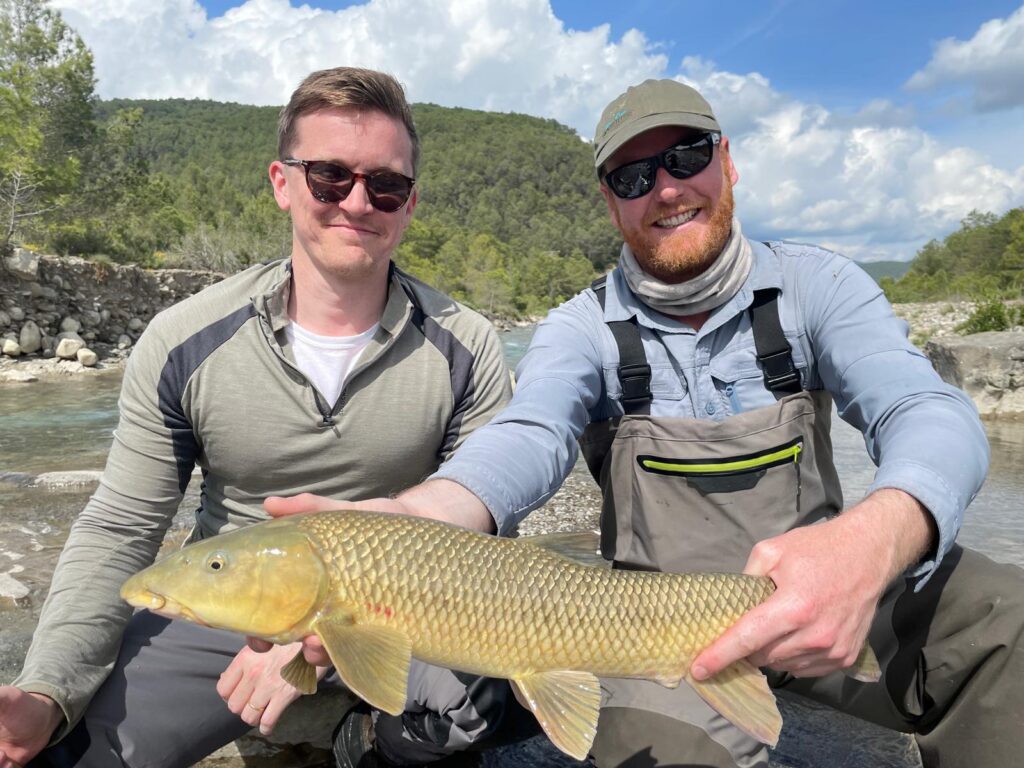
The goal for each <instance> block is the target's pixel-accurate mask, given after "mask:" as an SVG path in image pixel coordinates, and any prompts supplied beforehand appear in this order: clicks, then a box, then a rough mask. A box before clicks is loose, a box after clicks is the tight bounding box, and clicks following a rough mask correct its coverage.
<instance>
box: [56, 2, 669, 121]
mask: <svg viewBox="0 0 1024 768" xmlns="http://www.w3.org/2000/svg"><path fill="white" fill-rule="evenodd" d="M54 5H55V6H56V7H57V8H58V9H59V10H61V12H62V13H63V14H64V17H65V19H66V20H67V21H68V23H70V24H71V26H72V27H74V28H75V29H76V30H77V31H78V32H79V34H81V35H82V37H83V39H84V40H85V41H86V43H87V44H88V45H89V46H90V47H91V48H92V49H93V52H94V53H95V55H96V70H97V75H98V78H99V86H98V91H99V93H100V94H101V95H102V96H106V97H110V96H121V97H150V98H169V97H186V98H210V99H218V100H223V101H238V102H243V103H252V104H283V103H284V102H285V101H286V100H287V98H288V95H289V94H290V93H291V91H292V90H293V89H294V88H295V86H296V85H297V84H298V83H299V81H300V80H301V79H302V78H303V77H305V76H306V75H307V74H308V73H309V72H311V71H313V70H315V69H323V68H326V67H332V66H339V65H359V66H366V67H371V68H374V69H381V70H384V71H388V72H391V73H392V74H394V75H396V76H397V77H398V78H399V79H400V80H401V81H402V82H403V83H404V85H405V86H406V88H407V90H408V92H409V94H410V97H411V98H412V99H413V100H414V101H421V102H435V103H439V104H448V105H452V104H458V105H460V106H468V107H475V108H479V109H488V110H495V111H503V112H527V113H530V114H538V115H545V116H549V117H553V118H555V119H557V120H559V121H560V122H563V123H566V124H569V125H573V126H579V127H581V129H582V130H583V131H584V133H588V134H589V133H590V132H591V131H592V130H593V124H594V123H596V120H597V116H598V115H599V114H600V111H601V109H602V108H603V107H604V105H605V103H607V102H608V101H610V100H611V98H612V97H613V96H615V95H616V94H617V93H620V92H621V91H622V90H624V89H625V88H626V86H628V85H629V84H631V83H633V82H637V81H639V80H643V79H645V78H647V77H652V76H657V75H659V74H660V73H662V72H663V71H664V69H665V67H666V65H667V60H666V58H665V56H663V55H661V54H658V53H655V52H653V50H652V47H651V46H650V45H649V43H648V41H647V40H646V38H645V37H644V36H643V35H642V34H641V33H639V32H637V31H635V30H631V31H629V32H627V33H626V34H624V35H623V36H622V38H621V39H619V40H613V39H611V36H610V28H609V27H608V26H607V25H604V26H599V27H596V28H594V29H592V30H586V31H569V30H566V29H565V28H564V26H563V24H562V22H561V21H559V20H558V19H557V18H555V16H554V14H553V13H552V12H551V8H550V5H549V4H548V2H547V0H418V1H417V2H407V0H369V2H367V3H365V4H363V5H356V6H351V7H349V8H346V9H344V10H340V11H325V10H318V9H312V8H310V7H309V6H305V5H303V6H300V7H298V8H296V7H293V6H292V5H291V4H290V3H289V2H288V0H248V2H246V3H244V4H243V5H241V6H240V7H238V8H235V9H233V10H231V11H229V12H227V13H226V14H225V15H224V16H223V17H220V18H217V19H213V20H209V19H207V18H206V13H205V11H204V10H203V9H202V8H201V6H199V5H198V3H197V2H196V1H195V0H171V1H170V2H160V3H154V2H152V0H120V2H114V0H54ZM583 126H587V127H586V128H582V127H583Z"/></svg>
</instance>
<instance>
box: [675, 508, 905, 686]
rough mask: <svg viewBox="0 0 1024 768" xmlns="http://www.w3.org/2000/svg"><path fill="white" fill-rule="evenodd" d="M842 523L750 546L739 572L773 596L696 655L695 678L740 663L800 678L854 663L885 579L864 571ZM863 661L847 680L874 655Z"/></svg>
mask: <svg viewBox="0 0 1024 768" xmlns="http://www.w3.org/2000/svg"><path fill="white" fill-rule="evenodd" d="M844 517H845V514H844V515H843V516H840V517H839V518H835V519H834V520H831V521H829V522H825V523H821V524H819V525H813V526H807V527H804V528H797V529H794V530H792V531H789V532H787V533H785V534H782V535H781V536H777V537H774V538H772V539H767V540H765V541H762V542H760V543H759V544H758V545H757V546H756V547H754V549H753V551H752V553H751V555H750V558H749V560H748V562H747V566H746V568H745V569H744V572H745V573H747V574H750V575H757V576H767V577H769V578H771V579H772V581H773V582H774V583H775V585H776V591H775V593H774V594H773V595H772V596H771V597H770V598H768V599H767V600H766V601H764V602H763V603H762V604H760V605H758V606H757V607H756V608H754V609H753V610H751V611H750V612H749V613H747V614H746V615H745V616H743V617H742V618H741V619H740V620H739V621H738V622H736V624H734V625H733V626H732V627H730V628H729V629H728V630H727V631H726V632H725V633H724V634H723V635H722V636H721V637H720V638H718V640H716V641H715V642H714V643H712V645H711V646H709V647H708V648H707V649H705V650H704V651H703V652H702V653H701V654H700V655H699V656H698V657H697V659H696V660H695V661H694V674H695V675H696V676H698V679H700V675H701V673H700V671H699V670H698V669H697V667H702V668H703V669H704V670H705V671H706V673H707V674H708V675H713V674H715V673H716V672H718V671H720V670H721V669H724V668H725V667H727V666H728V665H729V664H731V663H733V662H735V661H737V660H738V659H740V658H744V657H749V658H750V660H751V661H752V662H753V663H754V664H756V665H758V666H770V667H771V668H773V669H777V670H779V671H784V672H790V673H792V674H794V675H796V676H799V677H810V676H820V675H825V674H829V673H831V672H835V671H837V670H840V669H845V668H848V667H850V666H851V665H852V664H854V663H855V662H857V661H858V660H860V655H859V653H860V652H861V651H862V648H863V647H864V642H865V639H866V637H867V632H868V628H869V627H870V624H871V620H872V618H873V616H874V612H875V607H876V605H877V603H878V599H879V596H880V595H881V593H882V590H883V589H884V587H885V584H886V580H887V577H886V576H885V575H884V574H882V575H880V574H879V570H882V571H884V569H879V568H877V567H876V566H873V565H871V563H872V562H873V559H872V557H871V555H870V553H866V552H864V551H863V547H864V546H865V542H864V539H865V537H864V536H862V535H858V534H857V533H856V531H855V530H853V529H851V528H850V526H849V523H848V521H846V520H844V519H843V518H844ZM868 546H873V544H871V542H870V539H869V541H868ZM865 563H866V564H868V565H867V566H865ZM870 662H871V664H870V665H869V666H870V668H871V671H868V672H865V671H864V670H861V669H854V670H853V671H852V673H851V674H853V675H854V676H855V677H858V679H860V676H861V675H863V676H865V677H871V676H873V675H874V671H873V670H874V669H876V668H877V664H876V663H875V662H874V659H873V656H872V657H871V659H870Z"/></svg>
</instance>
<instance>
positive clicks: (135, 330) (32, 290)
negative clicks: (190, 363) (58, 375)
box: [0, 249, 223, 366]
mask: <svg viewBox="0 0 1024 768" xmlns="http://www.w3.org/2000/svg"><path fill="white" fill-rule="evenodd" d="M221 277H223V276H222V275H219V274H216V273H213V272H193V271H189V270H181V269H161V270H145V269H140V268H139V267H136V266H131V265H129V266H123V265H115V264H108V263H105V262H92V261H86V260H85V259H79V258H73V257H72V258H58V257H56V256H39V255H37V254H34V253H31V252H29V251H26V250H20V249H19V250H16V251H15V253H14V255H13V256H10V257H8V258H6V259H4V260H3V262H2V263H0V351H2V353H3V355H4V356H6V357H9V358H20V357H22V356H25V355H32V356H36V357H39V358H42V359H44V360H54V361H57V360H67V361H71V362H72V363H73V364H76V365H82V366H94V365H96V364H97V362H98V361H100V360H103V359H117V358H118V357H123V356H126V355H127V353H128V350H130V348H131V346H132V345H133V344H134V343H135V342H136V341H137V340H138V338H139V336H140V335H141V334H142V331H143V330H145V328H146V325H147V324H148V323H149V321H150V320H151V319H152V318H153V315H155V314H156V313H157V312H159V311H160V310H162V309H165V308H166V307H168V306H170V305H171V304H173V303H175V302H177V301H180V300H181V299H183V298H186V297H187V296H191V295H192V294H193V293H195V292H196V291H199V290H201V289H203V288H205V287H206V286H208V285H210V284H212V283H215V282H217V281H218V280H220V279H221Z"/></svg>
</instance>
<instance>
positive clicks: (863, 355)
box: [271, 80, 1024, 768]
mask: <svg viewBox="0 0 1024 768" xmlns="http://www.w3.org/2000/svg"><path fill="white" fill-rule="evenodd" d="M595 150H596V166H597V171H598V177H599V179H600V182H601V194H602V195H603V196H604V200H605V202H606V203H607V206H608V211H609V213H610V215H611V218H612V221H613V222H614V223H615V225H616V227H617V228H618V229H619V231H620V232H621V233H622V236H623V239H624V240H625V244H624V245H623V246H622V253H621V257H620V260H619V265H618V267H617V268H616V269H615V270H614V271H613V272H611V274H610V275H608V276H607V278H602V279H600V280H598V281H596V282H595V283H594V285H593V286H591V287H590V288H588V289H587V290H585V291H583V292H582V293H580V294H579V295H577V296H576V297H574V298H573V299H571V300H570V301H568V302H566V303H565V304H564V305H562V306H561V307H558V308H557V309H555V310H553V311H552V312H551V313H550V314H549V315H548V317H547V318H546V319H545V320H544V321H543V322H542V323H541V324H540V325H539V327H538V328H537V331H536V333H535V335H534V337H533V340H532V342H531V344H530V347H529V350H528V352H527V353H526V356H525V357H524V358H523V360H522V362H521V363H520V365H519V367H518V370H517V387H516V392H515V395H514V397H513V399H512V402H511V404H510V405H509V406H507V407H506V408H505V409H504V410H503V411H502V412H501V413H500V414H499V415H498V416H497V417H495V419H493V420H492V421H491V422H490V424H488V425H487V426H485V427H483V428H481V429H480V430H478V431H477V432H475V433H474V434H473V435H472V436H470V437H469V438H468V439H467V440H466V442H465V444H464V445H463V446H462V447H461V448H460V449H459V450H458V451H457V452H456V453H455V455H454V456H453V457H452V458H451V459H450V460H449V461H448V462H446V463H445V464H444V465H442V466H441V467H440V468H439V470H438V471H437V472H435V473H434V475H433V476H432V477H431V478H430V479H428V480H427V481H426V482H425V483H423V484H421V485H419V486H416V487H414V488H412V489H409V490H407V491H406V492H404V493H403V494H400V495H399V496H398V497H397V498H396V499H392V500H383V499H381V500H375V501H372V502H367V505H368V506H375V507H388V508H390V509H393V510H395V511H403V512H408V513H416V514H431V513H437V512H438V511H441V510H443V511H445V512H446V513H447V514H448V515H450V516H451V517H452V518H453V519H460V518H461V519H465V520H470V519H474V516H479V515H480V514H481V513H483V512H486V513H488V515H489V517H490V518H491V519H492V520H493V529H494V530H496V531H497V532H499V533H506V532H508V531H510V530H511V529H513V528H514V527H515V525H516V524H517V523H518V522H519V521H520V520H522V519H523V517H525V515H526V514H527V513H528V512H529V511H530V510H532V509H535V508H536V507H538V506H540V505H541V504H542V503H544V502H545V501H546V500H547V499H548V498H550V497H551V495H552V494H553V493H554V492H555V491H556V490H557V488H558V487H559V485H560V484H561V483H562V481H563V480H564V479H565V477H566V476H567V475H568V473H569V472H570V470H571V469H572V467H573V465H574V463H575V461H576V459H577V456H578V449H582V452H583V454H584V456H585V458H586V460H587V463H588V465H589V467H590V469H591V471H592V472H593V474H594V476H595V478H597V480H598V481H599V482H600V483H601V486H602V491H603V499H604V502H603V509H602V517H601V535H602V550H603V553H604V555H605V557H606V558H608V559H609V560H612V561H613V564H614V566H615V567H617V568H631V569H645V570H662V571H684V570H685V571H740V570H744V571H745V572H746V573H749V574H756V575H761V576H768V577H771V578H772V579H773V580H774V582H775V584H776V586H777V590H776V592H775V593H774V594H773V595H772V596H771V597H770V598H768V599H767V600H766V601H765V602H764V603H762V604H761V605H760V606H758V607H757V608H755V609H753V610H752V611H750V612H749V613H748V614H746V615H745V616H744V617H743V618H742V619H740V621H739V622H738V623H736V624H735V625H734V626H733V627H731V628H730V629H729V630H727V631H726V632H725V633H724V634H723V635H722V636H721V637H719V638H718V639H717V640H716V641H715V642H714V643H713V644H712V645H711V646H710V647H709V648H707V649H705V650H704V651H703V652H702V653H701V654H700V655H699V656H698V657H697V658H696V659H695V661H694V662H693V665H692V666H691V669H690V675H691V677H692V679H693V680H695V681H698V682H699V681H704V680H707V679H708V678H709V677H711V676H713V675H715V674H717V673H718V672H720V671H721V670H723V669H725V668H726V667H727V666H729V665H730V664H732V663H734V662H736V661H738V660H740V659H743V658H748V659H750V660H751V661H752V662H753V663H755V664H756V665H758V666H761V667H766V668H768V669H767V672H768V673H769V678H770V682H771V684H772V685H773V686H775V687H784V688H785V689H787V690H789V691H791V692H794V693H799V694H802V695H805V696H808V697H811V698H814V699H816V700H818V701H822V702H826V703H828V704H830V705H832V706H835V707H837V708H839V709H842V710H844V711H847V712H852V713H855V714H857V715H859V716H861V717H864V718H867V719H870V720H874V721H876V722H878V723H881V724H883V725H886V726H889V727H892V728H897V729H900V730H904V731H909V732H912V733H914V734H915V735H916V737H917V740H918V744H919V746H920V750H921V755H922V759H923V762H924V765H925V766H939V765H941V766H942V768H954V767H966V766H970V767H971V768H977V767H979V766H981V767H984V768H996V766H1007V765H1015V764H1018V763H1019V761H1020V757H1019V755H1020V754H1021V753H1022V751H1024V728H1022V727H1021V722H1022V717H1024V686H1022V685H1021V684H1020V680H1021V679H1024V646H1022V639H1021V638H1022V626H1024V572H1022V571H1021V569H1019V568H1016V567H1012V566H1005V565H999V564H996V563H994V562H992V561H990V560H988V559H987V558H985V557H983V556H982V555H980V554H977V553H975V552H971V551H969V550H966V549H964V548H961V547H959V546H958V545H956V544H955V539H956V535H957V532H958V530H959V527H960V524H961V521H962V519H963V514H964V510H965V509H966V507H967V505H968V503H969V502H970V501H971V499H973V498H974V496H975V494H976V493H977V491H978V489H979V488H980V486H981V483H982V481H983V480H984V477H985V473H986V471H987V466H988V446H987V442H986V438H985V432H984V430H983V429H982V426H981V423H980V422H979V419H978V416H977V412H976V410H975V408H974V406H973V404H972V403H971V401H970V400H969V399H968V398H967V397H966V396H965V395H964V393H963V392H961V391H959V390H958V389H956V388H955V387H952V386H950V385H948V384H946V383H944V382H943V381H942V380H941V379H940V378H939V376H938V375H937V374H936V373H935V371H934V369H933V368H932V366H931V365H930V363H929V362H928V360H927V358H926V357H925V356H924V355H922V354H921V353H920V352H919V351H918V350H917V349H915V348H914V347H913V345H911V344H910V342H909V341H908V340H907V335H906V334H907V326H906V324H905V323H904V322H902V321H901V320H899V319H897V318H896V317H895V316H894V315H893V312H892V308H891V307H890V306H889V303H888V302H887V301H886V299H885V297H884V295H883V294H882V291H881V290H880V289H879V288H878V286H877V285H876V284H875V283H874V281H873V280H872V279H871V278H870V277H869V276H868V275H867V274H866V273H864V272H863V271H862V270H861V269H860V268H859V267H857V265H856V264H854V263H852V262H851V261H849V260H847V259H845V258H843V257H842V256H840V255H838V254H836V253H832V252H830V251H827V250H824V249H822V248H819V247H816V246H811V245H799V244H795V243H792V242H787V241H775V242H767V243H762V242H757V241H754V240H748V239H747V238H746V237H745V236H744V234H743V232H742V230H741V228H740V223H739V221H738V219H737V218H736V217H735V215H734V206H733V197H732V187H733V185H734V184H735V183H736V182H737V181H738V179H739V174H738V172H737V169H736V166H735V164H734V162H733V159H732V156H731V154H730V150H729V140H728V138H726V137H725V136H724V135H722V133H721V129H720V127H719V124H718V121H717V119H716V118H715V115H714V113H713V112H712V110H711V107H710V106H709V105H708V103H707V102H706V101H705V100H704V98H703V97H702V96H701V95H700V94H699V93H697V92H696V91H695V90H693V89H692V88H689V87H688V86H686V85H683V84H681V83H678V82H674V81H670V80H662V81H654V80H648V81H647V82H644V83H642V84H640V85H638V86H636V87H632V88H630V89H628V90H627V91H626V92H625V93H624V94H622V95H621V96H619V97H618V98H616V99H615V100H614V101H613V102H612V103H611V104H610V105H609V106H608V107H607V108H606V109H605V112H604V114H603V115H602V117H601V120H600V122H599V123H598V126H597V130H596V132H595ZM833 404H834V405H835V409H836V411H837V413H838V415H839V416H840V417H841V418H842V419H844V420H845V421H847V422H849V423H850V424H852V425H853V426H855V427H856V428H857V429H859V430H860V431H861V432H862V433H863V435H864V440H865V444H866V447H867V450H868V453H869V454H870V456H871V458H872V460H873V461H874V462H875V464H876V465H877V467H878V470H877V473H876V475H875V478H874V482H873V483H872V485H871V487H870V488H869V489H868V491H867V494H866V495H865V497H864V498H863V499H860V500H859V501H857V502H856V503H854V504H853V505H851V506H849V507H847V508H845V509H844V507H843V500H842V492H841V489H840V486H839V480H838V477H837V474H836V470H835V467H834V465H833V463H832V448H831V443H830V439H829V428H830V420H831V416H832V409H833ZM321 505H322V502H320V501H318V500H316V499H311V498H309V497H305V498H295V499H292V500H285V501H278V502H275V504H274V505H273V509H272V510H271V511H272V512H273V513H275V514H284V513H288V512H292V511H298V510H302V509H308V508H316V507H318V506H321ZM475 519H480V518H479V517H476V518H475ZM865 638H868V639H869V640H870V644H871V646H872V647H873V649H874V650H875V652H876V654H877V656H878V658H879V661H880V664H881V668H882V677H881V680H880V681H879V682H875V683H865V682H858V681H856V680H852V679H849V678H848V677H845V676H844V675H843V674H842V673H841V672H840V670H842V669H844V668H848V667H850V666H852V665H853V664H854V663H855V661H856V660H857V656H858V652H859V651H860V649H861V648H862V646H863V644H864V641H865ZM317 653H318V651H317V649H316V647H315V644H314V643H312V642H310V641H307V658H310V660H314V659H316V658H317ZM602 689H603V698H602V708H601V716H600V720H599V723H598V732H597V738H596V741H595V743H594V747H593V751H592V756H593V757H594V759H595V761H596V763H597V765H599V766H602V768H603V767H604V766H638V765H643V766H655V765H659V766H662V765H671V766H684V765H696V766H737V765H738V766H744V768H749V767H750V766H759V767H764V766H767V765H768V750H767V749H766V747H765V746H764V745H763V744H761V743H759V742H758V741H757V740H755V739H754V738H753V737H751V736H749V735H747V734H746V733H744V732H743V731H740V730H739V729H738V728H736V727H735V726H733V725H732V724H731V723H729V722H728V721H726V720H724V719H723V717H722V716H721V715H720V714H719V713H718V712H716V711H715V710H714V709H712V708H711V707H710V706H709V705H708V704H706V703H705V702H704V701H703V700H702V699H701V698H699V697H698V696H697V695H696V694H695V693H694V690H693V688H691V687H690V686H689V685H686V684H684V685H680V686H679V687H678V688H674V689H672V688H667V687H664V686H662V685H659V684H658V683H655V682H649V681H642V680H618V679H616V680H603V681H602Z"/></svg>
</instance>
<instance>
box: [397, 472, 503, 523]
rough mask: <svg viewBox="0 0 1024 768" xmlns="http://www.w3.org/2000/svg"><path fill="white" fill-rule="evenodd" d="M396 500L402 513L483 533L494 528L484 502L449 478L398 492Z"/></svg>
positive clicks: (492, 519) (431, 481)
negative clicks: (441, 521)
mask: <svg viewBox="0 0 1024 768" xmlns="http://www.w3.org/2000/svg"><path fill="white" fill-rule="evenodd" d="M395 502H397V503H398V504H399V505H401V510H399V511H402V512H405V513H406V514H411V515H417V516H419V517H430V518H434V519H435V520H443V521H445V522H449V523H454V524H455V525H461V526H462V527H464V528H471V529H472V530H475V531H483V532H484V533H494V532H495V531H496V528H495V524H494V518H493V517H491V513H490V512H489V511H488V509H487V507H486V505H485V504H484V503H483V502H482V501H481V500H480V499H479V498H477V496H476V495H475V494H474V493H472V492H471V491H470V490H468V489H467V488H465V487H463V486H461V485H459V484H458V483H456V482H454V481H452V480H428V481H426V482H425V483H421V484H420V485H417V486H414V487H412V488H410V489H409V490H407V491H404V492H402V493H400V494H399V495H398V496H397V497H396V498H395Z"/></svg>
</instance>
